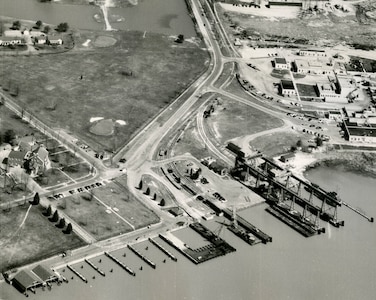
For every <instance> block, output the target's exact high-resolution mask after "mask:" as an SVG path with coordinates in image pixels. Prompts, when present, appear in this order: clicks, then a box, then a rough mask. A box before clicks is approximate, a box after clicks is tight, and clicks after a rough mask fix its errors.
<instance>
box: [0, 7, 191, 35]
mask: <svg viewBox="0 0 376 300" xmlns="http://www.w3.org/2000/svg"><path fill="white" fill-rule="evenodd" d="M0 2H1V3H0V7H1V10H0V15H3V16H8V17H13V18H16V19H24V20H33V21H34V20H35V21H36V20H41V21H43V22H44V23H49V24H59V23H61V22H67V23H68V24H69V26H70V27H71V28H79V29H92V30H103V29H104V22H103V17H102V12H101V10H100V8H99V7H96V6H93V5H62V4H56V3H41V2H39V1H38V0H1V1H0ZM108 10H109V21H110V24H111V26H112V27H113V28H114V29H120V30H139V31H151V32H156V33H162V34H168V35H178V34H183V35H185V36H186V37H192V36H196V33H195V29H194V25H193V22H192V20H191V18H190V16H189V15H188V11H187V7H186V4H185V1H184V0H143V1H138V4H137V5H135V6H128V7H110V8H109V9H108ZM96 15H97V16H100V20H101V22H100V23H99V22H97V21H96V18H95V17H94V16H96Z"/></svg>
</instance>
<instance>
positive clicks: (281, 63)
mask: <svg viewBox="0 0 376 300" xmlns="http://www.w3.org/2000/svg"><path fill="white" fill-rule="evenodd" d="M274 68H276V69H277V70H288V69H290V64H289V63H288V62H287V61H286V59H285V58H284V57H276V58H275V59H274Z"/></svg>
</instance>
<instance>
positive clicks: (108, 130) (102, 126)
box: [89, 119, 115, 136]
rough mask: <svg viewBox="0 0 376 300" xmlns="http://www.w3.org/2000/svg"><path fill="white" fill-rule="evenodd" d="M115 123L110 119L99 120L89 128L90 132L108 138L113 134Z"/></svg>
mask: <svg viewBox="0 0 376 300" xmlns="http://www.w3.org/2000/svg"><path fill="white" fill-rule="evenodd" d="M114 126H115V123H114V121H113V120H111V119H105V120H99V121H97V122H95V123H94V124H93V125H92V126H91V127H90V129H89V130H90V132H91V133H93V134H96V135H102V136H110V135H112V134H113V133H114Z"/></svg>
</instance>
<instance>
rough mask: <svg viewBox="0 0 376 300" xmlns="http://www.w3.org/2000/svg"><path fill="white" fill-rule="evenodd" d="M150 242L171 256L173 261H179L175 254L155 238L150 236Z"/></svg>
mask: <svg viewBox="0 0 376 300" xmlns="http://www.w3.org/2000/svg"><path fill="white" fill-rule="evenodd" d="M149 242H150V243H152V244H153V245H154V246H155V247H157V248H158V249H159V250H161V251H162V252H163V253H164V254H166V255H167V256H168V257H169V258H171V259H172V260H173V261H178V259H177V258H176V256H175V255H173V254H172V253H171V252H170V251H168V250H167V249H165V248H164V247H163V246H162V245H161V244H159V243H158V242H157V241H155V240H153V239H152V238H149Z"/></svg>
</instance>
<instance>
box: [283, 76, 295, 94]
mask: <svg viewBox="0 0 376 300" xmlns="http://www.w3.org/2000/svg"><path fill="white" fill-rule="evenodd" d="M280 87H281V94H282V95H288V96H289V95H296V91H295V88H294V83H293V82H292V81H291V80H281V84H280Z"/></svg>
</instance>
